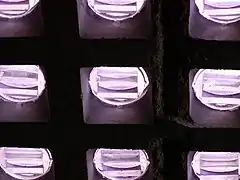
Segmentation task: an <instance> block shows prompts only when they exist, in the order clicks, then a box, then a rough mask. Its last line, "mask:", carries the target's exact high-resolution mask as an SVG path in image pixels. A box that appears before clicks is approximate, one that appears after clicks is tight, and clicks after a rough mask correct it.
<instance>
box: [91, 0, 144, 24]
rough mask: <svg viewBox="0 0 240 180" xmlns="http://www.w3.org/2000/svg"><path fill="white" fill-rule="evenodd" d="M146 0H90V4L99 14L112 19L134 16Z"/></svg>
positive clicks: (117, 19)
mask: <svg viewBox="0 0 240 180" xmlns="http://www.w3.org/2000/svg"><path fill="white" fill-rule="evenodd" d="M145 1H146V0H88V6H89V7H90V8H91V9H92V10H93V11H94V12H95V13H96V14H97V15H99V16H101V17H102V18H104V19H108V20H112V21H121V20H125V19H128V18H132V17H134V16H135V15H136V14H137V13H139V12H140V11H141V9H142V8H143V6H144V3H145Z"/></svg>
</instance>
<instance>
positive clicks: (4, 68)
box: [0, 65, 46, 103]
mask: <svg viewBox="0 0 240 180" xmlns="http://www.w3.org/2000/svg"><path fill="white" fill-rule="evenodd" d="M45 84H46V82H45V78H44V75H43V72H42V71H41V69H40V68H39V66H36V65H0V97H2V99H3V100H5V101H10V102H17V103H25V102H30V101H35V100H37V99H38V98H39V96H40V95H41V94H42V92H43V90H44V89H45Z"/></svg>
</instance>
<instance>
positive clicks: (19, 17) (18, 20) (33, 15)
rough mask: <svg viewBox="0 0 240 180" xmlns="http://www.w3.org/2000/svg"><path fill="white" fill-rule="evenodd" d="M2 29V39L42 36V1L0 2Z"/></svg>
mask: <svg viewBox="0 0 240 180" xmlns="http://www.w3.org/2000/svg"><path fill="white" fill-rule="evenodd" d="M0 27H1V28H0V37H33V36H34V37H36V36H40V35H42V33H43V19H42V11H41V4H40V0H0Z"/></svg>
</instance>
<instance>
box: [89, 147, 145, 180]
mask: <svg viewBox="0 0 240 180" xmlns="http://www.w3.org/2000/svg"><path fill="white" fill-rule="evenodd" d="M93 162H94V165H95V168H96V170H97V171H98V172H99V173H100V174H101V175H102V176H103V177H105V178H107V179H110V180H122V179H128V180H135V179H138V178H140V177H141V176H143V175H144V174H145V173H146V172H147V170H148V167H149V164H150V161H149V157H148V155H147V153H146V152H145V151H144V150H131V149H97V150H96V152H95V154H94V159H93Z"/></svg>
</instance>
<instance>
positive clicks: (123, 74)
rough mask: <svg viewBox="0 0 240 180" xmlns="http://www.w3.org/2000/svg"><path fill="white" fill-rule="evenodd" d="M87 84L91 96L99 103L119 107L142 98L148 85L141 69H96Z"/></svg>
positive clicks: (144, 73)
mask: <svg viewBox="0 0 240 180" xmlns="http://www.w3.org/2000/svg"><path fill="white" fill-rule="evenodd" d="M89 84H90V87H91V90H92V92H93V94H94V95H95V96H96V97H97V98H99V99H100V100H101V101H103V102H105V103H107V104H111V105H116V106H121V105H127V104H131V103H133V102H135V101H137V100H139V99H140V98H142V97H143V96H144V95H145V94H146V92H147V87H148V85H149V80H148V77H147V74H146V72H145V71H144V69H143V68H137V67H96V68H93V70H92V71H91V73H90V77H89Z"/></svg>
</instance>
